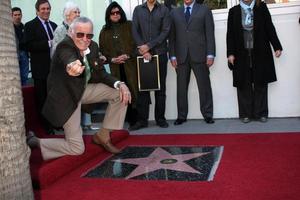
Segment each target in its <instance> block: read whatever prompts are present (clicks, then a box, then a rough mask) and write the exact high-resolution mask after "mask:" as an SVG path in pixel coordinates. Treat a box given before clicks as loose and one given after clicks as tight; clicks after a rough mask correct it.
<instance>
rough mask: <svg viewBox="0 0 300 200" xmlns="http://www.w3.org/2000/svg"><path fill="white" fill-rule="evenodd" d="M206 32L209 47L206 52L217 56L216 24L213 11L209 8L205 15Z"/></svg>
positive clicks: (207, 46)
mask: <svg viewBox="0 0 300 200" xmlns="http://www.w3.org/2000/svg"><path fill="white" fill-rule="evenodd" d="M205 34H206V48H207V52H206V54H207V55H213V56H216V43H215V25H214V19H213V15H212V12H211V10H210V9H209V8H207V9H206V15H205Z"/></svg>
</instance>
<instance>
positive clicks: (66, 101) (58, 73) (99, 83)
mask: <svg viewBox="0 0 300 200" xmlns="http://www.w3.org/2000/svg"><path fill="white" fill-rule="evenodd" d="M92 37H93V23H92V21H91V20H90V19H88V18H86V17H79V18H76V19H75V20H74V21H73V22H72V24H71V25H70V28H69V33H68V36H66V38H65V39H64V40H63V41H62V42H61V43H59V44H58V46H57V48H56V50H55V53H54V55H53V60H52V63H51V69H50V73H49V77H48V96H47V99H46V102H45V105H44V107H43V111H42V113H43V115H44V116H45V117H46V118H47V120H49V121H50V122H51V123H52V124H53V125H54V126H63V128H64V133H65V139H64V138H56V139H53V138H52V139H51V138H49V139H38V138H36V137H34V136H33V137H31V138H29V140H28V144H29V145H30V146H33V145H37V146H39V147H40V148H41V152H42V156H43V158H44V160H48V159H53V158H57V157H60V156H64V155H79V154H82V153H83V152H84V142H83V139H82V129H81V127H80V116H81V105H82V104H92V103H97V102H100V101H106V102H108V108H107V110H106V114H105V117H104V121H103V126H102V128H101V130H100V131H99V132H98V133H96V134H95V135H94V136H93V142H94V143H95V144H98V145H101V146H103V147H104V148H105V149H106V150H107V151H109V152H111V153H118V152H119V149H117V148H116V147H115V146H113V145H112V143H111V139H110V131H111V130H115V129H122V128H123V124H124V119H125V115H126V109H127V104H128V103H130V102H131V94H130V92H129V89H128V88H127V86H126V85H125V84H124V83H122V82H120V81H118V80H117V79H116V78H114V77H113V76H111V75H110V74H108V73H106V71H105V69H104V68H103V65H102V63H101V61H100V58H99V48H98V45H97V43H95V42H93V41H92V40H91V39H92Z"/></svg>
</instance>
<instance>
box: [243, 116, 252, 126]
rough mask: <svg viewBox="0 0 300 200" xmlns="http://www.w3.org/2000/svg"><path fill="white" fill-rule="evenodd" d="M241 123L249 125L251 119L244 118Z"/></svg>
mask: <svg viewBox="0 0 300 200" xmlns="http://www.w3.org/2000/svg"><path fill="white" fill-rule="evenodd" d="M241 121H242V122H243V123H245V124H246V123H249V122H250V121H251V120H250V118H249V117H244V118H241Z"/></svg>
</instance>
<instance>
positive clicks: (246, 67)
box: [227, 0, 282, 123]
mask: <svg viewBox="0 0 300 200" xmlns="http://www.w3.org/2000/svg"><path fill="white" fill-rule="evenodd" d="M270 44H271V45H272V46H273V49H274V51H275V56H276V57H279V56H280V55H281V51H282V47H281V44H280V41H279V39H278V37H277V34H276V30H275V27H274V25H273V23H272V19H271V15H270V12H269V10H268V8H267V6H266V4H265V3H264V2H261V1H260V0H241V1H240V4H239V5H237V6H234V7H233V8H231V9H230V10H229V15H228V24H227V57H228V66H229V68H230V70H232V72H233V86H234V87H236V88H237V96H238V104H239V117H240V118H241V120H242V122H244V123H247V122H250V120H251V119H258V120H259V121H261V122H266V121H267V117H268V83H270V82H274V81H276V80H277V79H276V73H275V66H274V60H273V55H272V50H271V46H270Z"/></svg>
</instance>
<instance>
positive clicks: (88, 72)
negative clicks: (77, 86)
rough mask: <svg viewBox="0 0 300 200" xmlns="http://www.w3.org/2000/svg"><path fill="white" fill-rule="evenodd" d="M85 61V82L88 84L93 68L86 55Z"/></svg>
mask: <svg viewBox="0 0 300 200" xmlns="http://www.w3.org/2000/svg"><path fill="white" fill-rule="evenodd" d="M83 63H84V66H85V81H86V82H85V84H86V85H87V84H88V82H89V80H90V78H91V68H90V65H89V62H88V60H87V57H86V56H84V58H83Z"/></svg>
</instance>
